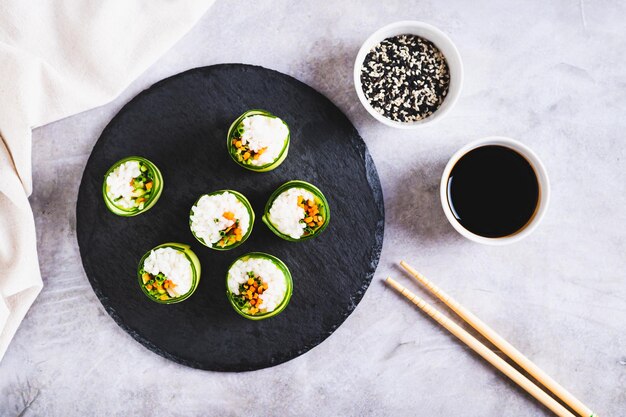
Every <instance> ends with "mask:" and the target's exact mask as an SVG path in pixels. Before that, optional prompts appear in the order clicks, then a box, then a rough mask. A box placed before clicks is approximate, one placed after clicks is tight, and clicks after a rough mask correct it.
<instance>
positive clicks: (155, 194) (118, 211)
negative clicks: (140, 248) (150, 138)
mask: <svg viewBox="0 0 626 417" xmlns="http://www.w3.org/2000/svg"><path fill="white" fill-rule="evenodd" d="M128 161H137V162H139V163H142V164H144V165H146V166H147V170H146V171H144V172H142V175H146V176H148V177H149V178H150V179H151V180H152V188H151V189H150V190H149V191H147V190H145V189H144V190H141V189H140V190H136V193H141V192H143V195H146V194H148V193H149V194H150V195H149V197H148V199H147V200H146V201H145V202H144V203H143V206H142V207H141V208H139V207H133V208H123V207H118V206H116V205H115V201H112V200H111V199H110V198H109V195H108V193H107V191H108V190H107V183H106V181H107V178H108V177H109V174H111V172H113V170H115V169H116V168H117V167H118V166H120V165H121V164H123V163H124V162H128ZM162 193H163V176H162V175H161V171H160V170H159V168H157V166H156V165H154V164H153V163H152V162H150V161H149V160H147V159H146V158H142V157H140V156H129V157H127V158H124V159H120V160H119V161H117V162H116V163H115V164H113V166H112V167H111V168H109V170H108V171H107V172H106V174H104V181H103V183H102V197H103V198H104V204H105V205H106V207H107V209H109V211H110V212H111V213H113V214H115V215H118V216H122V217H132V216H137V215H138V214H141V213H145V212H146V211H148V210H150V209H151V208H152V207H154V205H155V204H156V203H157V201H158V200H159V197H161V194H162ZM133 196H134V197H141V195H139V194H137V195H133Z"/></svg>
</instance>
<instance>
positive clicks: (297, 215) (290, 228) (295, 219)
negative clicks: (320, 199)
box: [268, 187, 314, 239]
mask: <svg viewBox="0 0 626 417" xmlns="http://www.w3.org/2000/svg"><path fill="white" fill-rule="evenodd" d="M298 196H302V198H303V199H304V200H314V196H313V193H311V192H309V191H307V190H305V189H304V188H295V187H294V188H289V189H287V190H285V191H283V192H282V193H280V194H279V195H278V197H276V199H275V200H274V202H273V203H272V207H270V211H269V214H268V217H269V220H270V222H271V223H272V224H273V225H274V227H275V228H276V229H278V231H279V232H281V233H282V234H284V235H287V236H289V237H291V238H293V239H300V238H301V237H302V235H303V234H304V229H305V228H306V223H304V221H303V220H304V218H305V217H306V212H305V211H304V209H303V208H302V207H298Z"/></svg>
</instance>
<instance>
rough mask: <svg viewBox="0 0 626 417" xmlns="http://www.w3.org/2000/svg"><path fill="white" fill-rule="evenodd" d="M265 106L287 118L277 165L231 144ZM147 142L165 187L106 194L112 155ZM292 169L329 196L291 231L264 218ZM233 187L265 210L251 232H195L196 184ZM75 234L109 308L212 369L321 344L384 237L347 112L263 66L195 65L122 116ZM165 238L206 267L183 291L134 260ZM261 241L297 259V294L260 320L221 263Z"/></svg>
mask: <svg viewBox="0 0 626 417" xmlns="http://www.w3.org/2000/svg"><path fill="white" fill-rule="evenodd" d="M253 108H262V109H266V110H268V111H270V112H272V113H274V114H276V115H278V116H279V117H281V118H283V120H285V121H286V122H287V124H288V125H289V126H290V129H291V137H292V139H291V146H290V149H289V156H288V157H287V159H286V161H285V162H284V163H283V164H282V165H281V166H280V167H278V168H277V169H276V170H274V171H271V172H269V173H255V172H250V171H247V170H244V169H243V168H241V167H239V166H237V165H236V164H235V163H234V162H233V161H232V159H231V158H230V157H229V156H228V153H227V151H226V132H227V130H228V127H229V126H230V123H231V122H232V121H233V120H234V119H235V118H236V117H237V116H239V115H240V114H241V113H243V112H244V111H245V110H248V109H253ZM128 155H140V156H144V157H146V158H148V159H149V160H151V161H153V162H154V163H155V164H156V165H157V166H158V167H159V168H160V169H161V172H162V173H163V177H164V184H165V186H164V190H163V194H162V195H161V199H160V200H159V201H158V202H157V204H156V206H154V207H153V208H152V209H151V210H150V211H148V212H146V213H144V214H141V215H139V216H137V217H132V218H123V217H118V216H115V215H113V214H112V213H110V212H108V211H107V209H106V208H105V205H104V202H103V200H102V195H101V187H102V181H103V175H104V173H105V172H106V171H107V169H108V168H109V167H110V166H111V165H112V164H113V163H114V162H115V161H117V160H119V159H121V158H123V157H125V156H128ZM291 179H301V180H305V181H309V182H311V183H313V184H315V185H317V186H318V187H319V188H320V189H321V190H322V191H323V192H324V194H325V195H326V197H327V199H328V201H329V205H330V208H331V221H330V225H329V227H328V228H327V229H326V231H324V233H322V234H321V235H320V236H319V237H317V238H315V239H312V240H309V241H306V242H297V243H292V242H286V241H283V240H281V239H280V238H278V237H277V236H275V235H274V234H272V232H270V231H269V229H268V228H267V227H266V226H265V225H264V224H263V223H262V222H261V221H260V218H261V216H262V212H263V207H264V205H265V202H266V200H267V198H268V197H269V196H270V194H271V193H272V191H273V190H274V189H275V188H276V187H278V186H279V185H281V184H282V183H284V182H286V181H288V180H291ZM228 188H230V189H234V190H237V191H240V192H242V193H243V194H244V195H246V196H247V197H248V199H249V200H250V202H251V203H252V206H253V208H254V210H255V212H256V221H255V224H254V230H253V232H252V235H251V236H250V238H249V239H248V241H246V242H245V243H244V244H243V245H241V246H239V247H238V248H236V249H233V250H231V251H227V252H216V251H213V250H210V249H208V248H206V247H204V246H202V245H201V244H200V243H199V242H197V241H196V240H195V239H194V237H193V235H192V234H191V231H190V230H189V224H188V221H189V219H188V215H189V210H190V208H191V206H192V205H193V203H194V201H195V200H196V199H197V198H198V196H199V195H201V194H203V193H207V192H210V191H213V190H218V189H228ZM76 217H77V236H78V244H79V246H80V253H81V257H82V260H83V266H84V268H85V272H86V273H87V277H88V278H89V281H90V283H91V285H92V287H93V289H94V291H95V293H96V295H97V296H98V298H99V299H100V301H101V302H102V304H103V306H104V307H105V309H106V311H107V312H108V313H109V314H110V315H111V316H112V317H113V319H114V320H115V321H116V322H117V323H118V324H119V325H120V326H121V327H122V328H123V329H124V330H126V331H127V332H128V333H129V334H130V335H131V336H132V337H134V338H135V339H136V340H137V341H139V342H140V343H142V344H143V345H144V346H146V347H147V348H148V349H150V350H152V351H153V352H155V353H158V354H159V355H162V356H164V357H166V358H168V359H171V360H173V361H176V362H178V363H181V364H184V365H187V366H191V367H195V368H201V369H207V370H214V371H247V370H254V369H260V368H265V367H268V366H273V365H276V364H279V363H282V362H285V361H287V360H289V359H292V358H294V357H296V356H298V355H301V354H303V353H304V352H306V351H308V350H309V349H311V348H313V347H314V346H316V345H317V344H319V343H320V342H322V341H323V340H324V339H325V338H327V337H328V336H329V335H330V334H331V333H332V332H333V331H334V330H335V329H336V328H337V327H338V326H339V325H341V323H342V322H343V321H344V320H345V319H346V317H347V316H348V315H349V314H350V312H351V311H352V310H354V308H355V307H356V305H357V303H358V302H359V301H360V300H361V298H362V296H363V294H364V292H365V290H366V289H367V287H368V285H369V283H370V281H371V279H372V276H373V274H374V271H375V269H376V265H377V263H378V259H379V257H380V251H381V247H382V241H383V227H384V208H383V197H382V192H381V188H380V182H379V180H378V174H377V173H376V168H375V167H374V163H373V162H372V159H371V157H370V155H369V153H368V151H367V148H366V146H365V144H364V142H363V140H362V139H361V137H360V136H359V134H358V132H357V131H356V130H355V128H354V127H353V126H352V124H351V123H350V121H349V120H348V119H347V118H346V116H345V115H344V114H343V113H342V112H341V111H340V110H339V109H338V108H337V107H335V106H334V105H333V104H332V103H331V102H330V101H329V100H328V99H327V98H326V97H324V96H323V95H321V94H320V93H318V92H316V91H315V90H313V89H312V88H310V87H308V86H307V85H305V84H303V83H301V82H299V81H297V80H296V79H294V78H292V77H289V76H287V75H284V74H281V73H279V72H276V71H272V70H268V69H265V68H261V67H255V66H249V65H241V64H225V65H215V66H210V67H204V68H196V69H193V70H190V71H187V72H184V73H181V74H178V75H175V76H173V77H170V78H167V79H165V80H163V81H160V82H158V83H156V84H155V85H153V86H152V87H150V88H149V89H147V90H145V91H144V92H142V93H141V94H139V95H138V96H137V97H135V98H134V99H133V100H131V101H130V102H129V103H128V104H127V105H126V106H124V108H123V109H122V110H121V111H120V112H119V113H118V114H117V115H116V116H115V118H114V119H113V120H112V121H111V122H110V123H109V125H108V126H107V127H106V129H105V130H104V132H103V133H102V136H101V137H100V139H99V140H98V142H97V143H96V145H95V146H94V149H93V151H92V153H91V156H90V158H89V161H88V162H87V166H86V167H85V172H84V174H83V178H82V182H81V185H80V191H79V194H78V202H77V206H76ZM165 242H181V243H188V244H191V246H192V249H193V250H194V251H195V253H196V254H197V255H198V257H199V258H200V261H201V262H202V278H201V280H200V284H199V286H198V288H197V290H196V292H195V293H194V294H193V296H191V297H190V298H189V299H188V300H186V301H184V302H182V303H180V304H174V305H160V304H157V303H154V302H152V301H150V300H149V299H148V298H146V296H145V295H144V294H143V293H142V292H141V290H140V288H139V286H138V283H137V278H136V268H137V262H138V261H139V259H140V258H141V257H142V255H143V254H144V253H145V252H146V251H148V250H150V249H151V248H152V247H154V246H157V245H158V244H161V243H165ZM251 251H262V252H267V253H270V254H273V255H275V256H278V257H279V258H280V259H282V260H283V261H284V262H285V263H286V264H287V265H288V267H289V268H290V270H291V273H292V275H293V284H294V291H293V297H292V298H291V302H290V303H289V305H288V306H287V308H286V310H285V311H283V312H282V313H281V314H279V315H278V316H276V317H272V318H270V319H267V320H263V321H259V322H253V321H248V320H246V319H244V318H242V317H241V316H239V315H238V314H237V313H236V312H235V311H234V310H233V309H232V307H231V306H230V304H229V302H228V300H227V298H226V283H225V274H226V270H227V268H228V266H229V264H230V263H231V262H232V261H233V260H234V259H235V258H236V257H238V256H240V255H243V254H244V253H247V252H251Z"/></svg>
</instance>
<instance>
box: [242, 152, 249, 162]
mask: <svg viewBox="0 0 626 417" xmlns="http://www.w3.org/2000/svg"><path fill="white" fill-rule="evenodd" d="M248 159H250V152H246V153H244V154H243V160H244V161H247V160H248Z"/></svg>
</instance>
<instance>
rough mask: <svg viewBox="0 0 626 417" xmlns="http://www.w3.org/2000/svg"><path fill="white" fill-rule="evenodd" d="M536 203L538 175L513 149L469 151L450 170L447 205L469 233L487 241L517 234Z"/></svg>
mask: <svg viewBox="0 0 626 417" xmlns="http://www.w3.org/2000/svg"><path fill="white" fill-rule="evenodd" d="M538 200H539V184H538V182H537V175H536V174H535V170H534V169H533V167H532V166H531V165H530V163H529V162H528V161H527V160H526V158H524V157H523V156H522V155H520V154H519V153H517V152H516V151H514V150H513V149H510V148H507V147H504V146H498V145H487V146H482V147H479V148H476V149H472V150H471V151H469V152H468V153H466V154H465V155H464V156H463V157H462V158H461V159H459V160H458V161H457V163H456V164H455V165H454V167H453V168H452V172H451V173H450V177H449V178H448V204H449V205H450V209H451V210H452V213H453V214H454V216H455V217H456V219H457V220H458V221H459V223H460V224H461V225H462V226H463V227H464V228H466V229H467V230H469V231H470V232H472V233H474V234H477V235H480V236H484V237H490V238H498V237H504V236H509V235H512V234H514V233H515V232H518V231H520V230H521V229H522V228H524V226H526V224H528V222H529V221H530V220H531V219H532V217H533V215H534V214H535V210H536V208H537V202H538Z"/></svg>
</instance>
